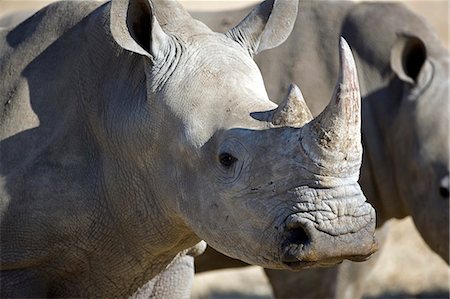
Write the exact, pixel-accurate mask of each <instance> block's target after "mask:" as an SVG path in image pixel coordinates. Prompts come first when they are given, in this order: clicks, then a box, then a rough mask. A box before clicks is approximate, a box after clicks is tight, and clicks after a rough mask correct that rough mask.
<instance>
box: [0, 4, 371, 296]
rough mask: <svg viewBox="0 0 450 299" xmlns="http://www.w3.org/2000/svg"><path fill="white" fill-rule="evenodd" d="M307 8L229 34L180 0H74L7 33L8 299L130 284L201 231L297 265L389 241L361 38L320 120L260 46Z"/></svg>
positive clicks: (4, 174) (239, 250)
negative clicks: (367, 131) (264, 64)
mask: <svg viewBox="0 0 450 299" xmlns="http://www.w3.org/2000/svg"><path fill="white" fill-rule="evenodd" d="M296 12H297V3H296V1H266V2H263V3H262V4H261V5H259V6H258V7H257V8H255V9H254V10H253V11H252V12H251V13H250V14H249V15H248V16H247V17H246V18H245V19H244V20H243V21H242V22H241V23H240V24H239V25H238V26H236V27H235V28H233V29H232V30H230V31H229V32H227V33H226V34H219V33H214V32H212V31H211V30H210V29H209V28H207V27H206V26H204V25H203V24H202V23H200V22H197V21H195V20H194V19H192V18H191V17H190V16H189V15H188V14H187V13H186V11H185V10H184V9H183V8H182V7H181V6H180V5H179V4H178V3H177V2H175V1H165V0H154V1H147V0H129V1H124V0H113V1H112V2H107V3H104V4H101V3H98V2H81V1H77V2H73V3H72V2H60V3H56V4H53V5H50V6H48V7H46V8H44V9H42V10H41V11H39V12H38V13H36V14H35V15H34V16H32V17H31V18H29V19H28V20H26V21H25V22H23V23H21V24H19V25H18V26H17V27H15V28H13V29H11V30H9V31H1V32H0V38H1V43H0V55H1V56H0V100H1V101H2V107H3V108H2V110H1V119H0V120H1V123H0V125H1V126H0V128H1V129H0V133H1V140H2V141H1V169H0V173H1V189H0V196H1V197H0V198H1V205H0V207H1V236H2V243H1V264H0V265H1V273H0V275H1V282H2V288H1V292H2V297H17V296H20V297H46V296H51V297H58V296H62V297H94V296H95V297H125V296H128V295H131V294H132V293H134V292H135V291H136V290H137V288H138V287H140V286H142V285H143V284H144V283H145V282H146V281H148V280H150V279H152V278H154V277H155V276H156V275H158V274H159V273H161V271H164V270H165V269H166V268H167V267H168V266H169V265H170V264H171V263H172V261H173V260H174V259H176V258H177V257H178V256H179V254H180V252H184V251H185V250H186V249H187V248H189V247H191V246H194V245H195V244H196V243H198V242H199V241H200V240H201V239H204V240H206V241H207V242H208V243H209V244H211V246H213V247H214V248H216V249H217V250H220V251H221V252H223V253H225V254H227V255H230V256H232V257H235V258H239V259H241V260H244V261H246V262H248V263H253V264H258V265H261V266H264V267H270V268H280V269H300V268H304V267H310V266H314V265H329V264H334V263H337V262H340V261H342V260H343V259H351V260H364V259H366V258H367V257H368V256H369V255H370V254H371V253H373V252H374V250H375V247H376V246H375V242H374V235H373V233H374V229H375V214H374V210H373V208H372V207H371V206H370V205H369V204H367V203H366V202H365V197H364V195H363V194H362V192H361V189H360V187H359V185H358V183H357V180H358V177H359V167H360V164H361V157H362V150H361V140H360V95H359V88H358V82H357V77H356V69H355V65H354V61H353V58H352V55H351V52H350V49H349V47H348V45H347V44H346V42H345V41H343V40H341V43H340V55H341V56H340V57H341V60H340V61H341V71H340V76H339V79H338V83H337V85H336V89H335V93H334V95H333V97H332V99H331V101H330V104H329V105H328V107H327V108H326V109H325V110H324V111H323V113H322V114H321V115H319V116H318V117H317V118H315V119H312V117H311V114H310V112H309V110H308V108H307V107H306V105H305V102H304V100H303V97H302V95H301V93H300V91H299V89H298V88H297V87H295V86H294V85H293V86H291V88H290V90H289V93H288V95H287V96H286V99H285V100H284V101H282V104H281V105H280V106H277V105H276V104H275V103H274V102H272V101H270V100H269V98H268V96H267V93H266V91H265V88H264V84H263V80H262V77H261V74H260V72H259V70H258V68H257V66H256V64H255V63H254V61H253V60H252V56H253V55H255V54H257V53H258V52H260V51H262V50H265V49H269V48H272V47H275V46H277V45H279V44H280V43H282V42H283V41H284V40H285V39H286V37H287V36H288V35H289V33H290V31H291V29H292V27H293V23H294V20H295V17H296Z"/></svg>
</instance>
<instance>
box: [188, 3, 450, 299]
mask: <svg viewBox="0 0 450 299" xmlns="http://www.w3.org/2000/svg"><path fill="white" fill-rule="evenodd" d="M247 10H248V9H242V10H236V11H227V12H216V13H211V12H208V13H194V17H197V18H199V19H200V20H202V21H204V22H205V23H206V24H207V25H208V26H210V27H211V28H213V29H215V30H217V31H222V30H224V29H225V28H228V27H230V26H231V25H232V24H234V23H236V22H237V20H238V18H239V16H241V15H243V14H244V13H246V11H247ZM340 35H342V36H344V38H346V39H347V41H348V42H349V44H350V46H351V47H352V50H353V53H354V54H355V59H356V65H357V69H358V74H359V78H360V81H359V82H360V86H361V90H362V111H363V114H362V128H363V146H364V156H363V165H362V169H361V180H360V183H361V186H362V188H363V191H364V194H365V195H366V196H367V198H368V200H369V202H370V203H372V204H373V205H374V207H375V208H376V211H377V226H378V227H379V228H381V227H382V226H383V224H384V223H385V222H386V221H387V220H389V219H391V218H403V217H406V216H408V215H411V216H412V218H413V220H414V223H415V225H416V227H417V229H418V230H419V232H420V233H421V235H422V237H423V238H424V240H425V241H426V242H427V243H428V245H429V246H430V247H431V248H432V249H433V250H434V251H435V252H436V253H437V254H439V255H440V256H441V257H442V258H443V259H444V260H445V261H446V262H447V263H448V261H449V247H448V246H449V225H448V224H449V144H450V142H449V136H450V134H449V129H450V125H449V118H450V112H449V98H448V95H449V87H450V78H449V68H450V67H449V66H450V57H449V52H448V50H447V49H445V48H444V47H443V46H442V44H441V42H440V41H439V40H438V38H437V35H436V34H435V33H434V32H433V30H432V29H431V28H430V26H429V25H428V24H427V23H426V22H425V21H424V20H423V19H422V18H421V17H419V16H417V15H416V14H414V13H413V12H411V11H410V10H409V9H407V8H406V7H405V6H404V5H403V4H394V3H360V4H357V3H353V2H346V1H300V4H299V10H298V19H297V22H296V25H295V27H294V30H293V33H292V34H291V35H290V37H289V38H288V40H287V41H286V43H284V44H283V45H282V46H281V47H278V48H277V49H275V50H273V51H267V52H265V53H263V54H262V55H260V56H258V57H257V58H256V61H257V64H258V66H259V67H260V68H261V72H262V74H263V76H264V79H265V83H266V86H267V89H268V93H269V95H270V96H271V98H274V99H277V97H278V96H279V95H280V94H281V93H282V87H283V86H284V85H285V84H286V83H287V82H292V81H293V82H300V83H301V87H302V91H303V92H304V95H305V99H306V101H307V103H308V105H309V106H310V107H311V108H312V109H311V110H312V112H313V114H317V113H318V112H319V111H320V110H321V109H322V108H323V107H324V105H326V98H327V97H328V96H329V94H330V93H331V92H332V89H333V85H332V84H331V82H332V78H333V77H334V76H335V75H336V73H337V72H338V67H339V64H338V57H337V56H336V55H335V51H334V49H335V47H336V40H337V38H338V37H339V36H340ZM324 82H328V84H326V85H324ZM411 250H414V249H413V248H412V249H411ZM373 260H374V259H372V260H371V261H369V262H366V263H364V264H352V263H347V264H346V263H344V264H343V265H340V266H339V267H334V268H328V269H310V270H306V271H300V272H298V273H289V272H287V271H283V272H281V271H274V270H266V273H267V274H268V276H269V279H270V281H271V284H272V287H273V289H274V294H275V295H276V296H277V297H280V298H331V297H335V298H352V299H353V298H358V297H360V296H361V294H362V292H363V291H364V283H362V282H363V281H364V280H365V279H366V278H367V274H368V273H370V269H371V268H372V267H373V265H370V263H372V261H373ZM368 263H369V264H368ZM366 264H367V265H366ZM229 266H242V262H239V261H236V260H234V261H233V260H231V259H228V258H226V257H225V256H223V255H219V254H218V253H217V252H213V251H212V250H210V249H208V250H207V251H206V253H205V254H204V255H202V256H201V257H199V258H198V260H197V261H196V268H197V270H199V271H206V270H211V269H217V268H224V267H229ZM311 286H313V287H311Z"/></svg>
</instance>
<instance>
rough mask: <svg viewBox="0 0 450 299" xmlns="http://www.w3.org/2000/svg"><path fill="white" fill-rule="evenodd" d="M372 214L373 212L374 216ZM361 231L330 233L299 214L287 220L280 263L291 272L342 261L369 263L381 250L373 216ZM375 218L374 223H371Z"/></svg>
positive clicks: (370, 216) (366, 221)
mask: <svg viewBox="0 0 450 299" xmlns="http://www.w3.org/2000/svg"><path fill="white" fill-rule="evenodd" d="M371 214H372V213H371ZM367 216H368V217H369V220H363V222H365V223H366V224H365V225H363V226H361V227H360V229H359V230H357V231H352V232H348V233H344V234H336V235H334V234H330V232H326V231H323V230H320V229H318V228H317V227H316V226H315V225H313V224H312V222H310V221H308V220H305V218H304V217H302V216H299V215H297V214H294V215H291V216H290V217H288V219H287V220H286V225H285V234H284V235H285V238H284V242H283V243H282V248H281V261H282V263H284V264H285V265H286V266H287V267H288V268H289V269H291V270H299V269H304V268H309V267H314V266H329V265H333V264H338V263H340V262H342V261H343V260H345V259H347V260H351V261H356V262H361V261H365V260H367V259H368V258H369V257H370V256H371V255H372V254H373V253H374V252H375V251H376V250H377V248H378V246H377V243H376V240H375V237H374V230H375V221H374V219H375V218H374V215H367ZM372 216H373V221H372Z"/></svg>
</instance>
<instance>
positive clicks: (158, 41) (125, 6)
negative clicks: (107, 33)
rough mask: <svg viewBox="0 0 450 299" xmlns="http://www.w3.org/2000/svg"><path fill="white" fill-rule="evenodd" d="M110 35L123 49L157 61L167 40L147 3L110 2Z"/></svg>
mask: <svg viewBox="0 0 450 299" xmlns="http://www.w3.org/2000/svg"><path fill="white" fill-rule="evenodd" d="M110 18H111V24H110V28H111V34H112V36H113V38H114V39H115V40H116V42H117V43H118V44H119V45H120V46H121V47H122V48H124V49H126V50H129V51H132V52H135V53H137V54H140V55H143V56H147V57H149V58H150V59H152V60H154V59H157V58H158V57H159V56H161V55H163V53H164V50H165V49H166V48H167V44H168V43H169V37H168V36H167V34H166V33H164V31H163V30H162V28H161V26H160V25H159V23H158V21H157V20H156V18H155V16H154V10H153V7H152V4H151V2H150V1H149V0H113V1H112V2H111V11H110Z"/></svg>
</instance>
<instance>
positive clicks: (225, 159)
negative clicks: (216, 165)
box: [219, 153, 237, 168]
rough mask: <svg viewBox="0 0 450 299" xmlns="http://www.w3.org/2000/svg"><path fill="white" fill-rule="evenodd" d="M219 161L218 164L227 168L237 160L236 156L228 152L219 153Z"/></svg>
mask: <svg viewBox="0 0 450 299" xmlns="http://www.w3.org/2000/svg"><path fill="white" fill-rule="evenodd" d="M219 161H220V164H222V165H223V166H225V167H227V168H228V167H231V166H232V165H233V164H234V163H235V162H236V161H237V158H236V157H234V156H233V155H232V154H229V153H221V154H220V155H219Z"/></svg>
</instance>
